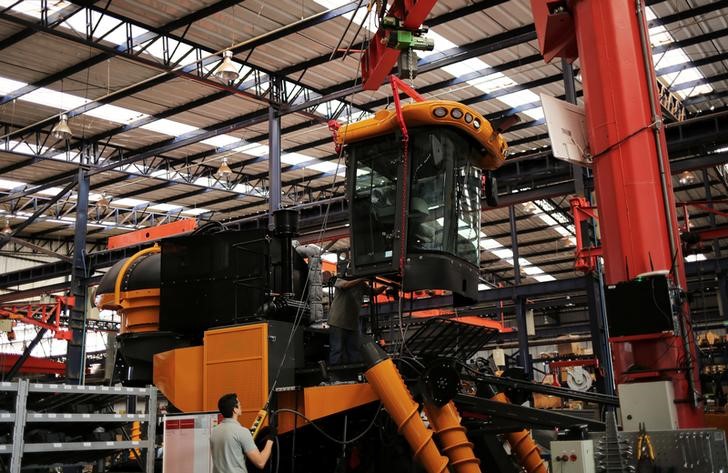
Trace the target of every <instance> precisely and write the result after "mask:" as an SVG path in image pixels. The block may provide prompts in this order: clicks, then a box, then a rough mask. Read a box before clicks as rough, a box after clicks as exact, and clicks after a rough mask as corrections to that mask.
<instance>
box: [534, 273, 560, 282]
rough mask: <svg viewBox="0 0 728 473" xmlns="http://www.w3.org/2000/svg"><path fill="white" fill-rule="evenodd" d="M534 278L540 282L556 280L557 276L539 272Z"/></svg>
mask: <svg viewBox="0 0 728 473" xmlns="http://www.w3.org/2000/svg"><path fill="white" fill-rule="evenodd" d="M533 278H534V279H535V280H536V281H538V282H549V281H556V278H555V277H553V276H551V275H550V274H538V275H536V276H534V277H533Z"/></svg>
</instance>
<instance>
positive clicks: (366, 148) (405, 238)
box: [336, 101, 506, 305]
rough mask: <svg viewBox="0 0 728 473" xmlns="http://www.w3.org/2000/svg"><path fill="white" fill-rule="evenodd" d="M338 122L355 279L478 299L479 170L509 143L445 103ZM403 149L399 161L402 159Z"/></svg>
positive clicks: (458, 299) (471, 114)
mask: <svg viewBox="0 0 728 473" xmlns="http://www.w3.org/2000/svg"><path fill="white" fill-rule="evenodd" d="M402 116H403V119H404V122H405V123H406V126H407V130H406V132H407V135H408V137H409V139H408V141H407V144H406V146H405V145H404V142H403V140H402V137H403V131H402V129H401V128H400V125H399V123H398V121H397V116H396V112H389V111H386V110H385V111H380V112H378V113H377V114H376V115H375V116H374V117H373V118H371V119H368V120H364V121H361V122H358V123H354V124H351V125H348V126H342V127H341V128H340V129H339V130H338V132H337V135H336V140H337V144H340V145H343V146H344V152H345V153H346V156H347V163H348V169H349V173H348V182H347V192H348V198H349V203H350V215H351V218H350V221H351V266H350V268H349V273H350V274H351V275H352V276H355V277H366V276H374V275H376V276H382V277H387V278H391V279H393V280H396V281H401V283H402V288H403V290H405V291H415V290H421V289H444V290H448V291H452V293H453V296H454V302H455V304H457V305H464V304H469V303H472V302H473V301H475V300H476V299H477V291H478V276H479V265H480V246H479V241H480V214H481V212H480V210H481V203H480V201H481V188H482V182H483V181H482V173H483V171H487V170H493V169H496V168H498V167H499V166H500V165H501V164H502V162H503V160H504V153H505V149H506V144H505V141H504V140H503V138H502V137H501V135H500V134H499V133H497V132H495V131H494V130H493V129H492V127H491V125H490V123H489V122H488V121H487V120H485V119H484V118H483V117H482V116H481V115H480V114H478V113H477V112H475V111H474V110H473V109H471V108H469V107H467V106H464V105H462V104H459V103H456V102H450V101H425V102H418V103H412V104H407V105H404V106H403V107H402ZM405 152H406V155H405V154H404V153H405Z"/></svg>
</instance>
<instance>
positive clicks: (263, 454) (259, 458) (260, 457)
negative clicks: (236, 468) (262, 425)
mask: <svg viewBox="0 0 728 473" xmlns="http://www.w3.org/2000/svg"><path fill="white" fill-rule="evenodd" d="M272 450H273V441H272V440H270V439H269V440H267V441H266V442H265V447H263V450H262V451H261V450H258V449H257V448H255V449H252V450H249V451H247V452H245V456H246V457H248V460H250V462H251V463H252V464H253V465H255V467H256V468H258V469H259V470H262V469H263V467H265V464H266V462H267V461H268V459H269V458H270V452H271V451H272Z"/></svg>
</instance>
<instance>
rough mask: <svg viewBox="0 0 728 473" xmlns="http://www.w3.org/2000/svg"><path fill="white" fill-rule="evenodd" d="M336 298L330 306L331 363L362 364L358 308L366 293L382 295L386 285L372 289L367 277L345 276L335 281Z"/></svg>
mask: <svg viewBox="0 0 728 473" xmlns="http://www.w3.org/2000/svg"><path fill="white" fill-rule="evenodd" d="M334 289H335V291H334V300H333V301H332V302H331V307H330V308H329V320H328V323H329V365H340V364H347V363H359V362H360V361H361V354H360V352H359V335H360V329H359V310H360V309H361V304H362V302H363V301H364V295H365V294H369V295H371V296H374V295H377V294H381V293H382V292H384V290H385V289H386V287H384V286H380V287H377V288H374V289H372V288H370V287H369V284H367V282H366V279H364V278H359V279H350V280H348V279H344V278H343V277H339V278H337V279H336V282H335V283H334Z"/></svg>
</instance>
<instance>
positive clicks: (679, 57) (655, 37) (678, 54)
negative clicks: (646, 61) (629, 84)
mask: <svg viewBox="0 0 728 473" xmlns="http://www.w3.org/2000/svg"><path fill="white" fill-rule="evenodd" d="M645 10H646V12H647V14H646V16H647V18H648V19H655V18H656V15H655V13H654V12H653V11H652V9H651V8H649V7H647V8H645ZM673 42H675V39H674V38H673V37H672V35H671V34H670V32H669V31H667V29H666V28H665V27H664V26H662V25H659V26H655V27H653V28H650V43H651V44H652V45H653V46H659V45H663V44H670V43H673ZM653 61H654V63H655V67H656V68H657V67H659V68H665V67H670V66H674V65H677V64H689V63H690V58H689V57H688V55H687V54H686V53H685V51H684V50H683V49H681V48H675V49H671V50H669V51H666V52H665V53H664V54H655V55H654V56H653ZM660 78H661V79H663V80H664V81H666V82H667V83H668V85H677V84H681V83H685V82H690V81H692V80H697V79H704V78H705V76H703V74H702V73H701V72H700V71H699V70H698V69H697V68H694V67H693V68H689V69H686V70H683V71H680V72H676V73H671V74H664V75H662V76H660ZM712 91H713V87H711V86H710V85H709V84H702V85H699V86H696V87H694V88H691V89H683V90H678V91H676V93H677V95H678V96H679V97H680V98H683V99H685V98H687V97H693V96H695V95H701V94H708V93H710V92H712Z"/></svg>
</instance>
